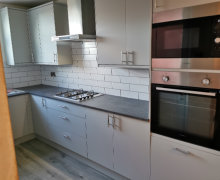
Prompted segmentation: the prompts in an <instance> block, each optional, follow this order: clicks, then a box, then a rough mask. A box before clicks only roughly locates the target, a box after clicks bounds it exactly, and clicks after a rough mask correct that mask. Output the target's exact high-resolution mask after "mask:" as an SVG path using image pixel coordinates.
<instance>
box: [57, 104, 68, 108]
mask: <svg viewBox="0 0 220 180" xmlns="http://www.w3.org/2000/svg"><path fill="white" fill-rule="evenodd" d="M58 107H61V108H63V109H68V107H67V106H62V105H58Z"/></svg>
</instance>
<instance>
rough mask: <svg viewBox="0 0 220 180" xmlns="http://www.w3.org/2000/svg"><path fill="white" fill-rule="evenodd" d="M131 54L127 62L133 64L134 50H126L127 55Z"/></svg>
mask: <svg viewBox="0 0 220 180" xmlns="http://www.w3.org/2000/svg"><path fill="white" fill-rule="evenodd" d="M130 56H131V60H130V59H129V60H127V63H131V64H132V65H133V64H134V51H128V52H127V57H130Z"/></svg>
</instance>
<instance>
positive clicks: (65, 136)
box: [63, 135, 71, 140]
mask: <svg viewBox="0 0 220 180" xmlns="http://www.w3.org/2000/svg"><path fill="white" fill-rule="evenodd" d="M63 137H64V138H65V139H68V140H71V138H70V136H68V135H63Z"/></svg>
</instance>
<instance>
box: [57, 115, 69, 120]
mask: <svg viewBox="0 0 220 180" xmlns="http://www.w3.org/2000/svg"><path fill="white" fill-rule="evenodd" d="M59 118H60V119H63V120H66V121H68V120H69V119H68V118H67V117H62V116H59Z"/></svg>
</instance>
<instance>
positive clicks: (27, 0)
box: [0, 0, 66, 7]
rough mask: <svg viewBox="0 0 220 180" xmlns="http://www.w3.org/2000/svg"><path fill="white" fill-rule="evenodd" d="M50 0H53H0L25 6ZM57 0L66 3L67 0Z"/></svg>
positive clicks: (0, 0)
mask: <svg viewBox="0 0 220 180" xmlns="http://www.w3.org/2000/svg"><path fill="white" fill-rule="evenodd" d="M50 1H53V0H0V3H3V4H10V5H17V6H24V7H34V6H37V5H40V4H44V3H47V2H50ZM55 1H57V2H60V3H64V4H66V0H55Z"/></svg>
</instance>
